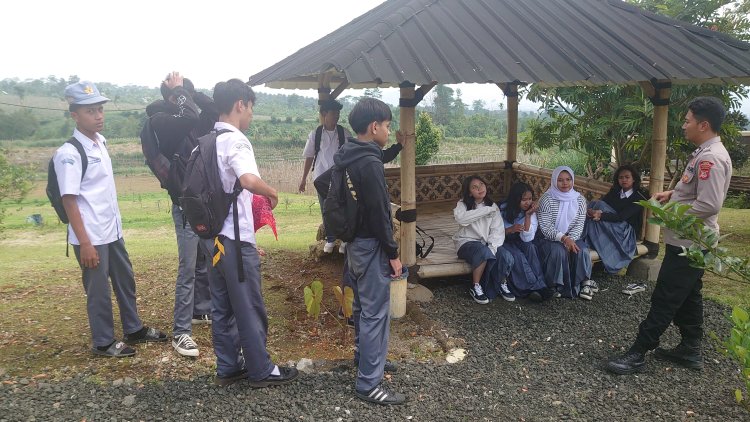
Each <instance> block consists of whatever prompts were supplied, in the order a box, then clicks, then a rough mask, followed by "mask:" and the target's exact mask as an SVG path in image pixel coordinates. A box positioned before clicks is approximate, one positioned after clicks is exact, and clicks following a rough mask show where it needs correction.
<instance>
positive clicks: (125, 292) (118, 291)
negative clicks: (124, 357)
mask: <svg viewBox="0 0 750 422" xmlns="http://www.w3.org/2000/svg"><path fill="white" fill-rule="evenodd" d="M94 248H96V252H97V253H98V254H99V265H97V266H96V268H83V267H81V270H82V272H83V289H84V290H85V291H86V311H87V313H88V316H89V326H90V327H91V338H92V340H93V343H94V347H101V346H108V345H110V344H112V342H113V341H115V332H114V317H113V316H112V292H111V290H110V288H109V281H108V280H107V279H108V278H109V279H110V280H112V287H114V290H115V297H116V298H117V306H118V307H119V308H120V321H121V322H122V332H123V334H132V333H134V332H136V331H138V330H140V329H141V328H143V323H142V322H141V319H140V318H138V309H137V308H136V304H135V279H134V278H133V265H132V264H131V263H130V257H129V256H128V251H126V250H125V241H124V240H123V239H122V238H120V239H118V240H116V241H114V242H112V243H108V244H106V245H97V246H94ZM73 251H74V252H75V255H76V260H77V261H78V262H79V265H80V262H81V247H80V246H79V245H73Z"/></svg>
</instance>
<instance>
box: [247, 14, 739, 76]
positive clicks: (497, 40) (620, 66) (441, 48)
mask: <svg viewBox="0 0 750 422" xmlns="http://www.w3.org/2000/svg"><path fill="white" fill-rule="evenodd" d="M325 72H328V73H329V74H330V77H331V79H330V80H331V84H332V86H336V84H338V83H340V82H341V81H343V80H344V76H345V77H346V80H348V81H349V83H350V85H349V87H351V88H361V87H367V86H374V85H379V86H398V85H399V84H400V83H401V82H405V81H408V82H411V83H415V84H417V85H422V84H428V83H431V82H433V81H437V82H440V83H444V84H453V83H461V82H466V83H504V82H513V81H520V82H526V83H538V84H542V85H546V86H574V85H604V84H630V83H636V82H638V81H649V80H651V79H653V78H656V79H669V80H671V81H672V82H673V83H698V82H712V83H723V82H727V83H735V84H736V83H746V84H747V83H750V44H748V43H744V42H741V41H738V40H736V39H734V38H732V37H730V36H728V35H724V34H722V33H719V32H715V31H710V30H707V29H705V28H700V27H697V26H693V25H689V24H686V23H683V22H680V21H677V20H674V19H670V18H667V17H664V16H660V15H656V14H653V13H649V12H646V11H644V10H642V9H639V8H637V7H634V6H632V5H629V4H626V3H623V2H621V1H616V0H389V1H386V2H385V3H383V4H381V5H380V6H378V7H376V8H374V9H372V10H370V11H369V12H367V13H365V14H364V15H362V16H360V17H358V18H356V19H354V20H353V21H351V22H349V23H348V24H347V25H345V26H343V27H341V28H339V29H337V30H336V31H334V32H332V33H330V34H328V35H326V36H325V37H323V38H321V39H319V40H318V41H315V42H314V43H312V44H310V45H308V46H306V47H304V48H302V49H301V50H299V51H297V52H296V53H294V54H292V55H291V56H289V57H287V58H286V59H284V60H282V61H280V62H279V63H277V64H275V65H273V66H271V67H269V68H268V69H265V70H263V71H262V72H259V73H257V74H255V75H253V76H251V77H250V83H251V84H252V85H260V84H266V86H268V87H272V88H301V89H310V88H317V87H318V78H319V75H320V74H321V73H325Z"/></svg>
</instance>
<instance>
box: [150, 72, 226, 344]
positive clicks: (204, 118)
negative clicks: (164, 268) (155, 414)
mask: <svg viewBox="0 0 750 422" xmlns="http://www.w3.org/2000/svg"><path fill="white" fill-rule="evenodd" d="M161 94H162V96H163V97H164V99H163V100H157V101H154V102H153V103H151V104H149V105H148V107H146V114H147V115H148V116H149V119H151V127H152V128H153V130H154V132H155V133H156V137H157V138H158V139H159V151H160V152H161V154H162V155H164V156H165V157H167V159H169V160H170V162H171V161H172V158H173V157H174V155H175V154H178V155H179V156H180V159H181V160H182V162H183V163H184V164H187V160H188V159H189V158H190V153H191V152H192V151H193V149H194V148H195V147H196V145H198V138H199V137H201V136H203V135H205V134H207V133H208V132H209V131H210V130H211V129H213V127H214V124H215V123H216V121H217V120H218V119H219V112H218V110H217V109H216V106H215V105H214V102H213V100H212V99H211V98H210V97H208V96H207V95H205V94H202V93H200V92H196V91H195V88H194V86H193V83H192V82H190V80H189V79H187V78H183V77H182V76H181V75H180V73H179V72H172V73H170V74H169V75H167V77H166V79H165V80H164V81H162V84H161ZM199 107H200V110H199ZM173 165H174V164H173ZM167 190H168V192H169V196H170V197H171V198H172V219H173V220H174V231H175V235H176V236H177V254H178V256H179V265H178V269H177V280H176V282H175V300H174V325H173V328H172V347H174V349H175V351H177V353H179V354H181V355H183V356H191V357H196V356H198V354H199V351H198V346H197V345H196V344H195V342H194V341H193V338H192V337H191V335H192V331H193V324H196V323H210V322H211V294H210V292H209V288H208V275H207V272H206V258H205V255H204V253H203V252H202V250H201V249H200V247H199V246H198V245H199V243H198V240H199V238H198V235H196V234H195V233H194V232H193V230H192V229H191V228H190V224H189V223H188V222H187V220H186V219H185V216H184V214H183V211H182V208H181V207H180V202H179V196H180V192H179V187H177V186H169V187H168V189H167Z"/></svg>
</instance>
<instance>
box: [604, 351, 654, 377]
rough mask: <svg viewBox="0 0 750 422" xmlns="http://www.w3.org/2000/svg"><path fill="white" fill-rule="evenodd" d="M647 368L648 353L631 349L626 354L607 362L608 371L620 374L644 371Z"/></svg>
mask: <svg viewBox="0 0 750 422" xmlns="http://www.w3.org/2000/svg"><path fill="white" fill-rule="evenodd" d="M645 369H646V354H645V353H641V352H637V351H633V350H630V351H628V352H626V353H625V354H624V355H622V356H620V357H617V358H615V359H610V360H609V362H607V371H609V372H612V373H615V374H618V375H629V374H633V373H636V372H643V371H644V370H645Z"/></svg>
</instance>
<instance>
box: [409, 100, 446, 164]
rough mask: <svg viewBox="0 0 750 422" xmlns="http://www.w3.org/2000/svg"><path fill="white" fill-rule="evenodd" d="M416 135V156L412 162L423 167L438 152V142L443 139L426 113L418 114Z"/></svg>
mask: <svg viewBox="0 0 750 422" xmlns="http://www.w3.org/2000/svg"><path fill="white" fill-rule="evenodd" d="M416 134H417V140H416V146H415V148H416V156H415V159H414V162H415V163H416V164H417V165H418V166H423V165H425V164H427V162H429V161H430V158H432V157H433V156H434V155H435V154H437V152H438V150H440V140H441V139H442V138H443V132H442V131H441V130H440V128H439V127H436V126H435V125H434V124H432V118H431V117H430V115H429V114H428V113H425V112H420V113H419V118H418V119H417V125H416Z"/></svg>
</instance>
